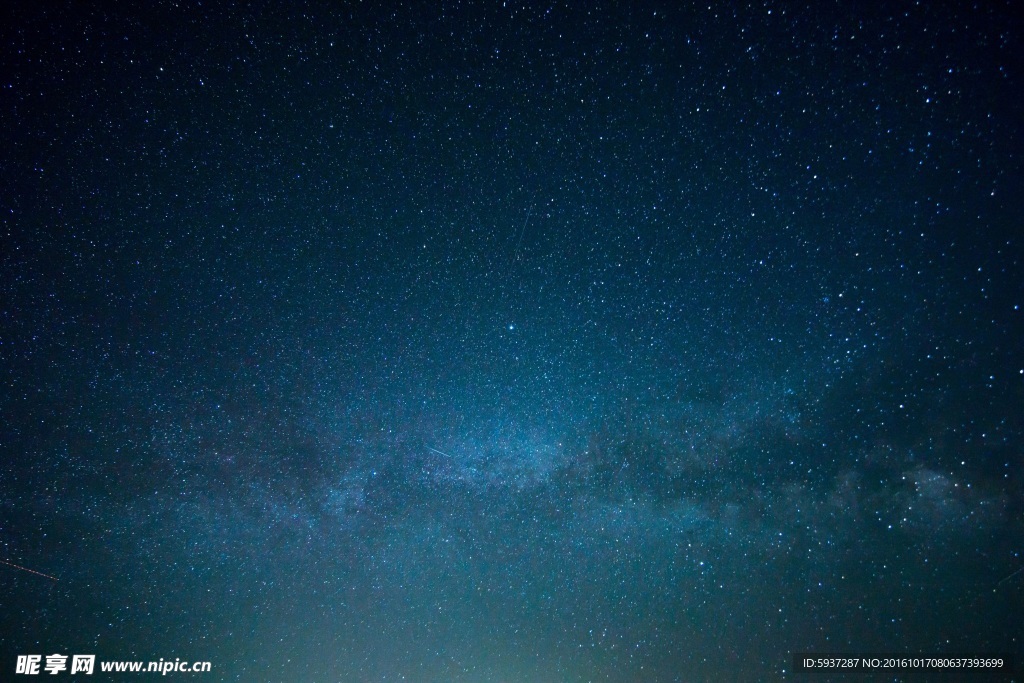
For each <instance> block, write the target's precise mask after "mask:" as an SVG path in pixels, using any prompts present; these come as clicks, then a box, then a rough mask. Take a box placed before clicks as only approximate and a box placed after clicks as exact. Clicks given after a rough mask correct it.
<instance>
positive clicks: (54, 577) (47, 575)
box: [0, 560, 60, 581]
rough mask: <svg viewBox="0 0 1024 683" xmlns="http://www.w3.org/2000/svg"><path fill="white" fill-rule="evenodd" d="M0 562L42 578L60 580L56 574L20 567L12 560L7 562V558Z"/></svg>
mask: <svg viewBox="0 0 1024 683" xmlns="http://www.w3.org/2000/svg"><path fill="white" fill-rule="evenodd" d="M0 563H3V564H6V565H7V566H8V567H14V568H15V569H20V570H21V571H23V572H28V573H29V574H35V575H36V576H41V577H43V578H44V579H49V580H50V581H59V580H60V579H58V578H57V577H56V576H50V575H49V574H44V573H42V572H37V571H36V570H35V569H29V568H28V567H22V566H21V565H20V564H14V563H13V562H8V561H7V560H0Z"/></svg>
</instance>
